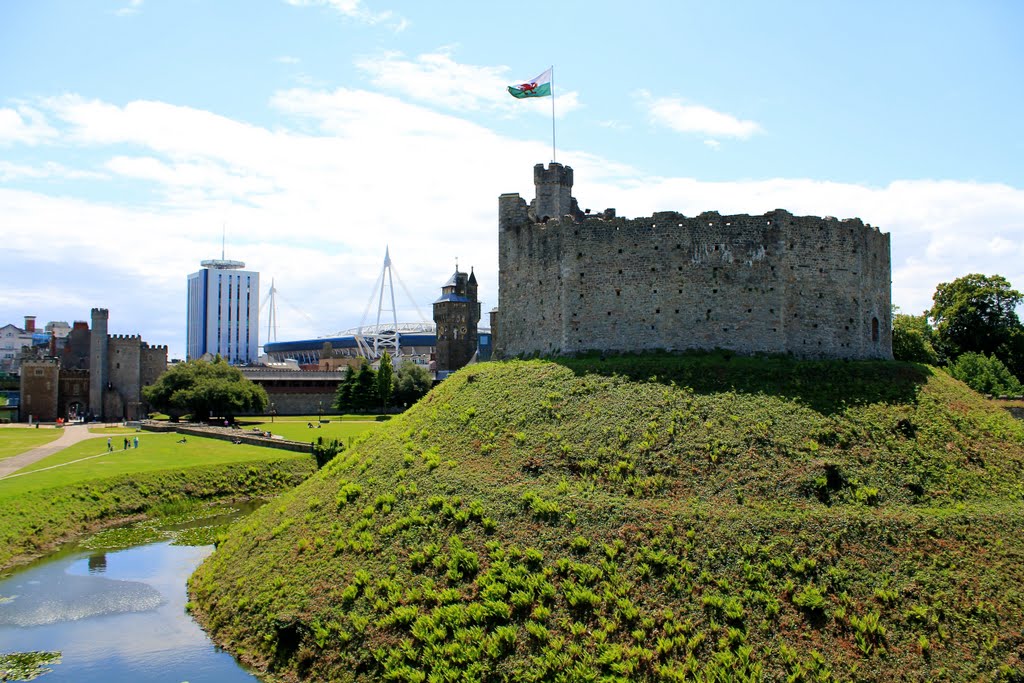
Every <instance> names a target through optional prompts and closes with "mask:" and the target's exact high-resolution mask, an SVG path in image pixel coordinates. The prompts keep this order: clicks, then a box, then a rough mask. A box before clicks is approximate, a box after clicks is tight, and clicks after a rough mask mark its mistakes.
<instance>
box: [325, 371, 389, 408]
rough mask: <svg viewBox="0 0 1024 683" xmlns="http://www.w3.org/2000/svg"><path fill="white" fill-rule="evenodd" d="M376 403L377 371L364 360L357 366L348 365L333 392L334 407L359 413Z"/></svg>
mask: <svg viewBox="0 0 1024 683" xmlns="http://www.w3.org/2000/svg"><path fill="white" fill-rule="evenodd" d="M378 405H379V401H378V400H377V373H376V372H374V370H373V368H371V367H370V366H369V365H367V363H366V362H365V361H363V363H362V364H361V365H360V366H359V367H358V368H355V369H353V368H351V367H349V369H348V372H347V374H346V375H345V379H343V380H342V381H341V384H339V385H338V389H337V391H336V392H335V394H334V407H335V408H336V409H337V410H338V412H339V413H345V412H357V413H361V412H366V411H369V410H374V409H375V408H376V407H377V406H378Z"/></svg>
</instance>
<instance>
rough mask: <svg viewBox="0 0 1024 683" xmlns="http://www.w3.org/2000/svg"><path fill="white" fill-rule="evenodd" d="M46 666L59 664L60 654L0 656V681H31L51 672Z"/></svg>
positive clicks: (40, 653) (15, 653)
mask: <svg viewBox="0 0 1024 683" xmlns="http://www.w3.org/2000/svg"><path fill="white" fill-rule="evenodd" d="M47 664H60V653H59V652H41V651H38V652H12V653H11V654H5V655H0V681H31V680H32V679H34V678H38V677H39V676H42V675H43V674H45V673H49V672H51V671H53V669H51V668H49V667H48V666H47Z"/></svg>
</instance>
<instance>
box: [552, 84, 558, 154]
mask: <svg viewBox="0 0 1024 683" xmlns="http://www.w3.org/2000/svg"><path fill="white" fill-rule="evenodd" d="M556 161H558V155H557V154H555V65H554V64H552V65H551V163H554V162H556Z"/></svg>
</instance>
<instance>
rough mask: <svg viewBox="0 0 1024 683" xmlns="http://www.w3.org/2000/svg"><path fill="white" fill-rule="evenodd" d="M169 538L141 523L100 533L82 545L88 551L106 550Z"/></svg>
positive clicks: (163, 532)
mask: <svg viewBox="0 0 1024 683" xmlns="http://www.w3.org/2000/svg"><path fill="white" fill-rule="evenodd" d="M170 537H171V534H170V533H168V532H166V531H161V530H160V529H157V528H156V527H155V526H153V525H152V524H151V523H148V522H141V523H139V524H132V525H131V526H123V527H117V528H115V529H107V530H105V531H101V532H99V533H97V534H95V535H93V536H92V537H91V538H89V539H88V540H87V541H85V542H84V543H82V545H83V546H85V547H86V548H88V549H90V550H107V549H110V548H127V547H129V546H133V545H142V544H144V543H152V542H154V541H161V540H164V539H166V538H170Z"/></svg>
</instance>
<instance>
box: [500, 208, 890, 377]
mask: <svg viewBox="0 0 1024 683" xmlns="http://www.w3.org/2000/svg"><path fill="white" fill-rule="evenodd" d="M534 215H535V214H534V212H533V211H532V210H530V207H527V205H526V202H525V201H524V200H522V199H521V198H520V197H519V196H518V195H517V194H512V195H502V197H501V198H500V199H499V240H498V241H499V297H500V304H499V313H498V317H499V320H500V329H501V335H500V338H499V339H498V340H497V349H498V351H499V352H500V353H501V354H502V355H503V356H504V357H511V356H518V355H528V354H542V355H548V354H559V353H573V352H582V351H589V350H600V351H640V350H656V349H664V350H670V351H679V350H684V349H714V348H723V349H732V350H736V351H739V352H743V353H792V354H793V355H795V356H798V357H803V358H892V338H891V320H890V317H891V308H890V290H891V287H890V282H891V278H890V265H889V264H890V260H889V236H888V235H887V234H883V233H881V232H879V231H878V230H877V229H876V228H873V227H871V226H868V225H865V224H864V223H862V222H861V221H860V220H859V219H849V220H843V221H839V220H836V219H834V218H818V217H798V216H793V215H792V214H790V213H788V212H786V211H782V210H776V211H773V212H771V213H768V214H765V215H763V216H749V215H736V216H721V215H719V214H718V213H714V212H709V213H704V214H701V215H700V216H697V217H693V218H687V217H685V216H682V215H681V214H677V213H673V212H663V213H658V214H655V215H654V216H653V217H650V218H636V219H629V220H627V219H622V218H615V217H614V214H613V213H612V212H606V213H605V214H603V215H602V216H601V217H586V218H583V217H580V216H579V215H576V216H563V217H562V218H561V219H560V220H548V221H547V222H545V223H538V222H535V221H534Z"/></svg>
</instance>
